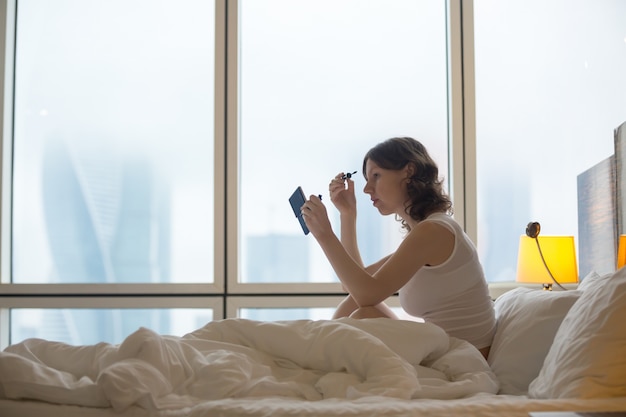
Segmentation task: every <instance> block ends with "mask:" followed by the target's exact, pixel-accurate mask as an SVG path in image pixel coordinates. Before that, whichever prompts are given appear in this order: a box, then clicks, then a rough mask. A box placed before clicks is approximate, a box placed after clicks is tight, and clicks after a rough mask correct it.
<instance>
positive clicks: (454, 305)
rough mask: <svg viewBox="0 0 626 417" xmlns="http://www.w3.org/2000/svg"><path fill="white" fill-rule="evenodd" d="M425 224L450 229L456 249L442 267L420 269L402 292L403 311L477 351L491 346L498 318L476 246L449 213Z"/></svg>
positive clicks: (428, 218)
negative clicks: (460, 340)
mask: <svg viewBox="0 0 626 417" xmlns="http://www.w3.org/2000/svg"><path fill="white" fill-rule="evenodd" d="M423 221H426V222H433V223H437V224H440V225H442V226H444V227H445V228H447V229H448V230H450V231H451V232H452V233H453V234H454V249H453V250H452V254H451V255H450V257H449V258H448V259H447V260H446V261H445V262H443V263H442V264H440V265H437V266H423V267H421V268H420V269H419V270H418V271H417V273H416V274H415V275H414V276H413V278H411V279H410V280H409V282H407V283H406V284H405V285H404V287H402V288H401V289H400V291H399V295H400V304H401V305H402V308H403V309H404V310H405V311H406V312H407V313H409V314H410V315H412V316H415V317H421V318H422V319H424V321H426V322H431V323H434V324H436V325H438V326H439V327H441V328H442V329H444V330H445V331H446V332H447V333H448V334H449V335H450V336H453V337H457V338H459V339H463V340H467V341H468V342H470V343H471V344H473V345H474V346H476V347H477V348H478V349H481V348H484V347H488V346H491V341H492V339H493V335H494V333H495V331H496V317H495V311H494V308H493V301H492V300H491V297H490V296H489V289H488V287H487V282H486V280H485V274H484V272H483V268H482V266H481V264H480V261H479V260H478V254H477V253H476V247H475V246H474V244H473V243H472V241H471V240H470V239H469V237H468V236H467V235H466V234H465V232H464V231H463V229H461V226H460V225H459V224H458V223H457V222H456V221H455V220H454V219H453V218H452V217H450V216H449V215H447V214H444V213H435V214H432V215H430V216H428V217H427V218H426V219H424V220H423Z"/></svg>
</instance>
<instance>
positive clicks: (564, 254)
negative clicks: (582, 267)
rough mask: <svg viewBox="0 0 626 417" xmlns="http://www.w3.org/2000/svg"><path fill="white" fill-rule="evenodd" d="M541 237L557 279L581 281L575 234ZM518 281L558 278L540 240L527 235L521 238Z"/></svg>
mask: <svg viewBox="0 0 626 417" xmlns="http://www.w3.org/2000/svg"><path fill="white" fill-rule="evenodd" d="M538 239H539V245H540V246H541V252H542V253H543V258H544V260H545V261H546V264H547V265H548V268H550V271H551V272H552V275H553V276H554V278H555V279H556V281H557V282H558V283H559V284H573V283H576V282H578V266H577V263H576V247H575V244H574V236H539V237H538ZM625 250H626V249H625ZM516 281H517V282H525V283H536V284H546V285H550V284H552V283H553V282H554V281H552V278H550V274H549V273H548V271H547V270H546V267H545V265H544V263H543V261H542V260H541V255H540V253H539V248H537V242H535V239H533V238H531V237H528V236H526V235H522V236H521V237H520V241H519V252H518V254H517V278H516Z"/></svg>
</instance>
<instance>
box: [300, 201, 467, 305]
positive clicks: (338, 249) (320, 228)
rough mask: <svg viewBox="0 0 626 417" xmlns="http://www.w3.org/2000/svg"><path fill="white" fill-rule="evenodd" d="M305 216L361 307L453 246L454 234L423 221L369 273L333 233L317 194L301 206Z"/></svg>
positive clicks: (433, 262) (373, 302)
mask: <svg viewBox="0 0 626 417" xmlns="http://www.w3.org/2000/svg"><path fill="white" fill-rule="evenodd" d="M303 214H304V219H305V221H306V224H307V226H308V227H309V230H311V233H312V234H313V236H314V237H315V239H316V240H317V241H318V243H319V244H320V246H321V248H322V250H323V251H324V254H325V255H326V257H327V259H328V261H329V262H330V264H331V266H332V267H333V269H334V270H335V273H336V274H337V276H338V277H339V279H340V280H341V283H342V284H343V285H344V287H345V289H346V290H347V291H348V292H349V293H350V294H351V296H352V297H353V298H354V300H355V302H356V303H357V304H358V305H359V306H360V307H363V306H372V305H376V304H378V303H380V302H382V301H384V300H385V299H386V298H387V297H389V296H390V295H392V294H394V293H395V292H397V291H398V290H399V289H400V288H402V287H403V286H404V284H406V283H407V282H408V281H409V280H410V279H411V277H412V276H413V275H414V274H415V273H416V272H417V271H418V270H419V268H421V267H422V266H423V265H438V264H440V263H442V262H444V261H445V260H446V259H448V257H449V256H450V254H451V253H452V249H453V248H454V235H453V234H452V232H450V231H449V230H447V229H446V228H445V227H443V226H441V225H437V224H434V223H431V222H422V223H419V224H418V225H417V226H416V227H414V228H413V229H412V230H411V231H410V232H409V234H408V235H407V236H406V237H405V239H404V240H403V241H402V243H401V244H400V246H399V247H398V250H397V251H396V252H395V253H394V254H392V255H391V256H390V257H388V259H386V262H384V260H381V261H379V262H377V263H376V264H374V265H373V266H372V268H371V269H370V270H374V269H376V272H374V273H371V272H368V270H366V269H365V268H363V266H362V265H361V264H358V263H357V262H356V261H355V260H354V259H353V258H352V256H351V255H350V254H349V253H348V252H347V250H346V249H345V248H344V246H343V245H342V243H341V242H340V240H339V239H338V238H337V236H336V235H335V234H334V233H333V231H332V228H331V226H330V221H329V220H328V214H327V213H326V207H325V206H324V205H323V204H322V202H321V200H320V199H319V198H318V197H317V196H311V198H310V200H308V201H307V202H306V203H305V205H304V206H303Z"/></svg>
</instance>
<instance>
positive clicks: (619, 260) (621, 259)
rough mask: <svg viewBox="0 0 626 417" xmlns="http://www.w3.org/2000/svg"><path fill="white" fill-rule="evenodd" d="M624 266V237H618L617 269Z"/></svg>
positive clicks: (625, 257) (625, 253)
mask: <svg viewBox="0 0 626 417" xmlns="http://www.w3.org/2000/svg"><path fill="white" fill-rule="evenodd" d="M624 265H626V235H620V236H619V244H618V245H617V269H620V268H621V267H623V266H624Z"/></svg>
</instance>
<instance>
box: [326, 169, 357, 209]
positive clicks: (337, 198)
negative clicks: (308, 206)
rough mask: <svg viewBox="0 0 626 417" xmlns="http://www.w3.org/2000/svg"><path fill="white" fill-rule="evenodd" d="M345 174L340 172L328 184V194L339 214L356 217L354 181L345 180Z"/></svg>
mask: <svg viewBox="0 0 626 417" xmlns="http://www.w3.org/2000/svg"><path fill="white" fill-rule="evenodd" d="M344 175H345V174H344V173H343V172H340V173H339V174H337V175H335V178H333V179H332V180H331V181H330V184H328V194H330V201H332V202H333V204H334V205H335V207H336V208H337V210H339V213H341V214H353V215H356V197H355V195H354V181H352V180H351V179H350V178H346V179H343V178H342V177H343V176H344Z"/></svg>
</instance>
